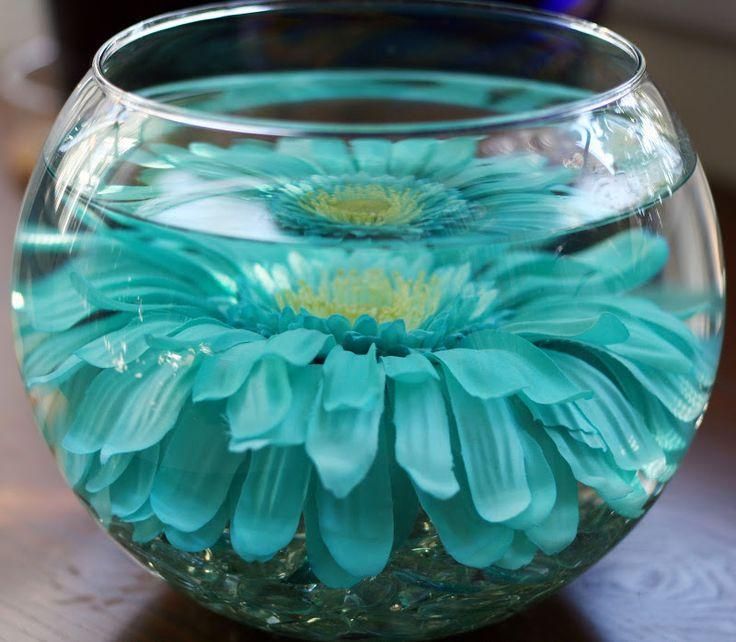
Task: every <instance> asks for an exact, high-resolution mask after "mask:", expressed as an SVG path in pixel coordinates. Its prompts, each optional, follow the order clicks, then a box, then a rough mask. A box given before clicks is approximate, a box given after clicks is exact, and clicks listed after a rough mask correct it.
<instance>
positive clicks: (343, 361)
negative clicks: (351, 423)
mask: <svg viewBox="0 0 736 642" xmlns="http://www.w3.org/2000/svg"><path fill="white" fill-rule="evenodd" d="M323 374H324V396H323V400H322V404H323V406H324V409H325V410H326V411H328V412H331V411H336V410H344V409H350V408H366V409H370V408H372V407H373V406H374V405H375V404H377V403H378V401H379V399H380V400H382V399H383V389H384V385H385V378H386V377H385V374H384V371H383V367H382V365H381V364H379V362H378V361H377V360H376V346H375V344H372V345H371V347H370V350H368V354H365V355H359V354H354V353H352V352H348V351H347V350H344V349H343V348H342V347H341V346H337V347H336V348H334V349H333V350H331V351H330V354H329V355H328V356H327V359H326V360H325V363H324V366H323Z"/></svg>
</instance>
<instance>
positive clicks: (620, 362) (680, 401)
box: [602, 355, 710, 422]
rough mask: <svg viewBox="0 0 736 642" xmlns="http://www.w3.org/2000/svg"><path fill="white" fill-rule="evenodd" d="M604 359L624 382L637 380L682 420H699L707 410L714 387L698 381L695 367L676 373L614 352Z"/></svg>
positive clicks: (618, 378)
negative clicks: (613, 354)
mask: <svg viewBox="0 0 736 642" xmlns="http://www.w3.org/2000/svg"><path fill="white" fill-rule="evenodd" d="M614 359H615V360H614ZM602 360H603V361H604V363H605V366H606V368H607V369H609V370H610V371H611V372H612V373H613V374H614V376H615V377H616V379H617V380H618V381H619V382H621V385H625V383H623V382H625V381H627V380H631V379H633V380H635V381H636V382H637V383H636V384H635V385H637V386H638V387H639V388H640V389H643V390H644V391H646V392H647V393H648V394H651V395H653V396H654V397H655V398H656V399H658V400H659V401H660V402H661V403H662V405H663V406H664V407H665V408H666V409H667V411H668V412H669V413H670V414H671V415H672V416H673V417H674V418H676V419H678V420H679V421H682V422H693V421H696V420H698V419H699V418H700V416H701V415H702V414H703V412H705V407H706V404H707V403H708V396H709V393H710V388H709V387H708V386H704V385H702V384H701V383H700V382H699V381H698V377H697V373H696V372H695V371H694V370H693V371H692V372H690V373H688V374H679V373H672V372H667V371H666V370H662V369H661V368H653V367H650V366H644V365H640V364H635V363H634V362H632V361H628V360H625V359H620V358H617V357H612V356H610V355H609V356H603V357H602Z"/></svg>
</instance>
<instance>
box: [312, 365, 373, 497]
mask: <svg viewBox="0 0 736 642" xmlns="http://www.w3.org/2000/svg"><path fill="white" fill-rule="evenodd" d="M348 372H349V371H348ZM350 374H352V373H350ZM382 414H383V388H381V391H380V396H379V397H378V398H377V399H375V401H374V402H373V405H372V406H371V407H368V408H366V409H354V408H347V409H343V410H334V411H332V412H328V411H327V410H325V408H324V407H323V404H322V403H321V401H318V405H317V408H316V409H315V412H314V413H313V415H312V417H311V419H310V422H309V427H308V428H307V441H306V448H307V454H308V455H309V457H310V458H311V459H312V461H313V462H314V465H315V467H316V469H317V472H318V473H319V478H320V480H321V481H322V484H323V486H324V487H325V488H326V489H327V490H329V491H330V492H331V493H333V494H334V495H335V496H336V497H338V498H343V497H345V496H346V495H348V494H349V493H350V492H351V491H352V490H353V489H354V488H355V487H356V485H357V484H358V483H360V482H361V480H363V478H364V477H365V476H366V474H367V473H368V470H369V469H370V467H371V464H372V463H373V460H374V458H375V456H376V452H377V450H378V431H379V424H380V421H381V415H382Z"/></svg>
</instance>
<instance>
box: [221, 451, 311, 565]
mask: <svg viewBox="0 0 736 642" xmlns="http://www.w3.org/2000/svg"><path fill="white" fill-rule="evenodd" d="M311 467H312V465H311V462H310V461H309V459H308V458H307V456H306V453H305V452H304V448H302V447H301V446H292V447H289V448H276V447H269V448H263V449H261V450H258V451H256V452H253V453H252V454H251V459H250V464H249V466H248V474H247V476H246V478H245V482H244V483H243V488H242V491H241V494H240V498H239V499H238V503H237V506H236V508H235V512H234V514H233V518H232V523H231V526H230V541H231V542H232V545H233V548H234V549H235V551H236V552H237V553H238V555H240V556H241V557H242V558H244V559H246V560H248V559H259V558H260V559H262V558H269V557H271V556H273V555H275V554H276V553H277V552H278V551H279V550H280V549H281V548H283V547H284V546H286V545H287V544H288V543H289V542H290V541H291V540H292V539H293V537H294V534H295V533H296V529H297V526H298V525H299V518H300V517H301V514H302V508H303V506H304V498H305V496H306V493H307V488H309V477H310V472H311Z"/></svg>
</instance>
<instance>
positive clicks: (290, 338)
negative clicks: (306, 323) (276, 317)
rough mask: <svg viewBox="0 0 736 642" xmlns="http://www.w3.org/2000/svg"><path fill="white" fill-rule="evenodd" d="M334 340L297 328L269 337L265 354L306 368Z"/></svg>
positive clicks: (320, 333)
mask: <svg viewBox="0 0 736 642" xmlns="http://www.w3.org/2000/svg"><path fill="white" fill-rule="evenodd" d="M334 343H335V339H334V338H333V337H332V336H331V335H327V334H323V333H322V332H318V331H317V330H306V329H304V328H298V329H296V330H288V331H287V332H282V333H280V334H276V335H274V336H273V337H271V338H270V339H269V340H268V342H267V344H266V353H268V354H273V355H277V356H279V357H281V358H282V359H283V360H284V361H287V362H288V363H290V364H291V365H294V366H306V365H308V364H310V363H312V361H314V359H315V358H316V357H317V355H319V354H320V353H321V352H322V351H323V350H324V349H325V347H327V346H332V345H334Z"/></svg>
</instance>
